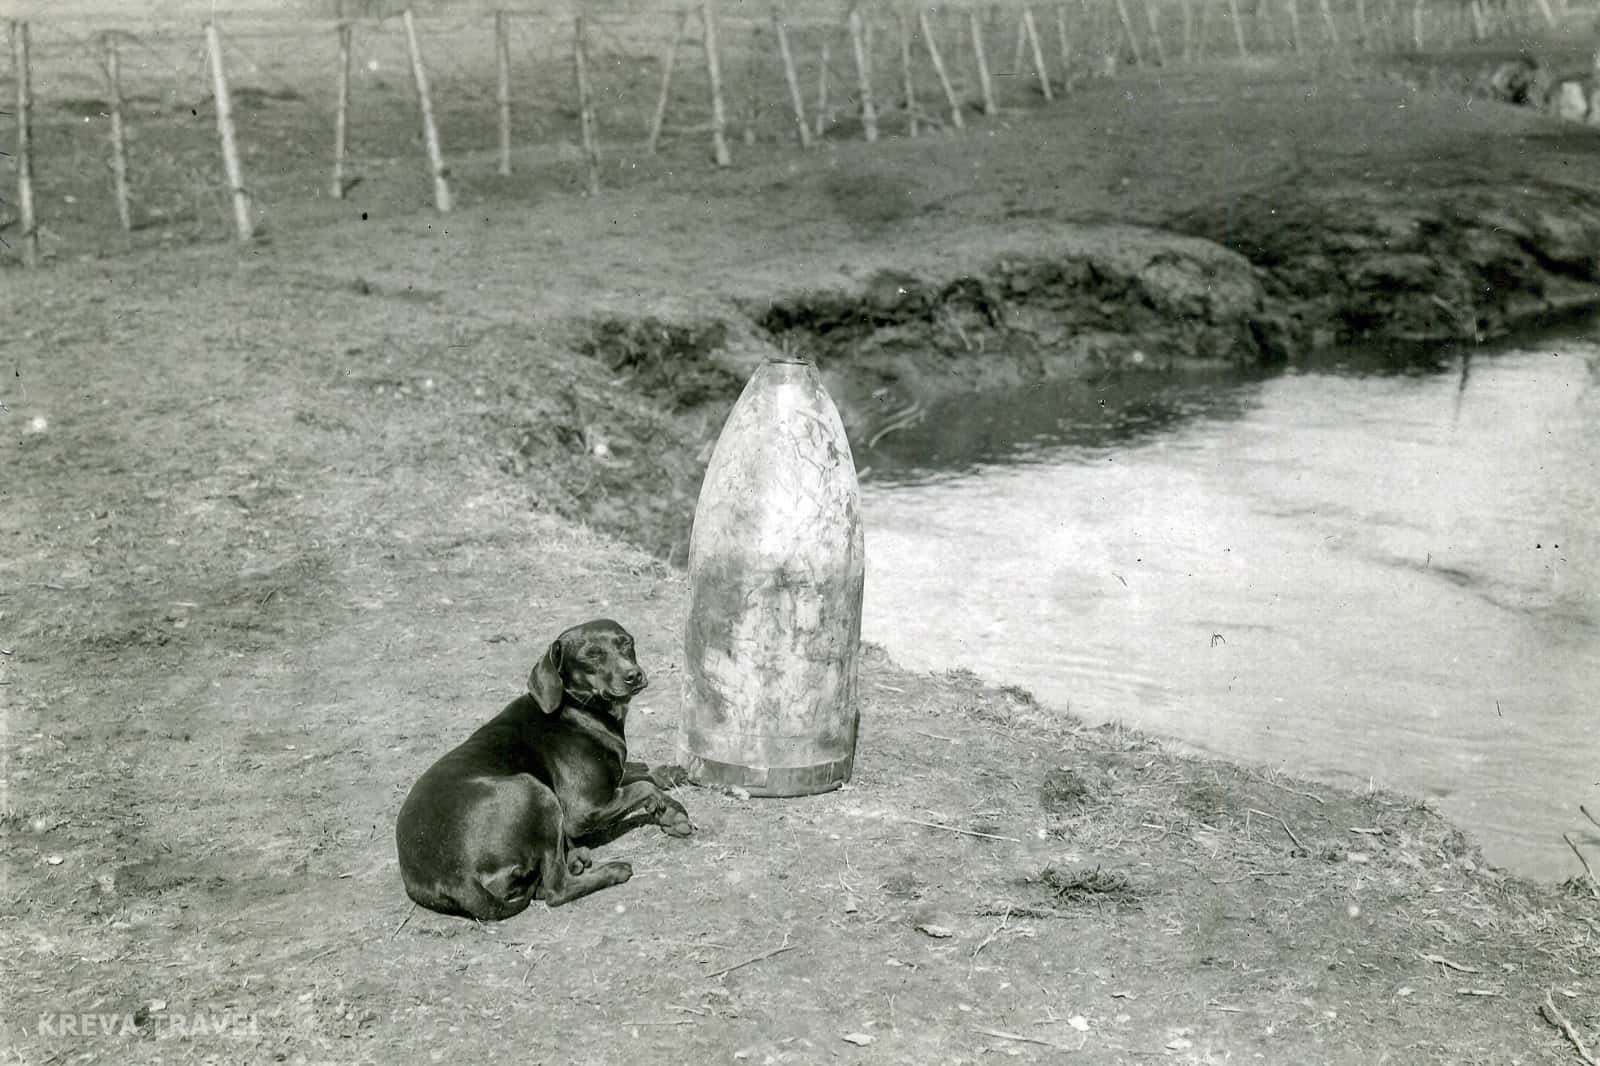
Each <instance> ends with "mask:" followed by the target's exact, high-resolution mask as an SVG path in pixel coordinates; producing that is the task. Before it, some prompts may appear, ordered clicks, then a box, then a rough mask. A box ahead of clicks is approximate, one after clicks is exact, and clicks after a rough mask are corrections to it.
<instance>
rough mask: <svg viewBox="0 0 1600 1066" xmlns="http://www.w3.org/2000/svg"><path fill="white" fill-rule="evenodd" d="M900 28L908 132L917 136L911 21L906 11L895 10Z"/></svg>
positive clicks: (901, 82)
mask: <svg viewBox="0 0 1600 1066" xmlns="http://www.w3.org/2000/svg"><path fill="white" fill-rule="evenodd" d="M895 21H896V23H897V24H898V26H899V29H900V86H901V90H902V91H903V92H904V93H905V96H906V132H907V133H909V134H910V135H911V136H913V137H915V136H917V134H918V133H919V132H921V131H920V129H919V128H918V122H917V83H916V81H915V79H913V78H912V77H911V23H910V21H909V20H908V19H907V18H906V13H905V12H904V11H897V12H895Z"/></svg>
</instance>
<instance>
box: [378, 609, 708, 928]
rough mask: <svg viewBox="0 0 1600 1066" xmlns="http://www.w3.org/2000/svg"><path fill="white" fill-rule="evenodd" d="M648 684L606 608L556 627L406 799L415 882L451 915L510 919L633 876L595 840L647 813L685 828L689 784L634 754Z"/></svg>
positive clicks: (403, 842) (403, 865)
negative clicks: (637, 710)
mask: <svg viewBox="0 0 1600 1066" xmlns="http://www.w3.org/2000/svg"><path fill="white" fill-rule="evenodd" d="M645 684H646V680H645V676H644V671H643V670H641V669H639V664H638V662H637V661H635V659H634V657H633V638H632V637H631V636H629V635H628V632H627V630H625V629H623V628H622V627H621V626H619V625H618V624H617V623H615V622H613V621H611V620H610V619H606V618H601V619H597V620H595V621H593V622H585V623H584V624H583V625H580V626H574V627H572V628H571V629H569V630H567V631H566V632H565V633H562V634H561V635H560V636H559V637H557V638H556V639H555V642H554V643H552V644H551V645H550V648H549V650H548V651H546V652H545V654H544V657H543V658H542V659H540V660H539V662H538V664H537V665H536V666H534V668H533V672H532V673H531V674H530V675H529V676H528V693H527V695H524V696H522V697H520V698H518V699H515V700H513V701H512V702H511V703H510V704H509V705H508V706H507V707H506V708H505V710H503V711H501V712H500V713H499V714H498V715H496V716H495V717H494V718H493V719H492V720H491V721H489V722H488V723H487V724H485V725H484V726H483V727H482V728H480V729H479V730H478V731H477V732H476V733H473V734H472V736H470V737H468V738H467V739H466V740H465V741H464V742H463V743H462V744H461V746H460V747H458V748H456V749H455V750H454V751H451V752H450V753H448V754H447V755H445V756H444V757H443V758H441V759H440V760H439V761H438V762H436V763H434V764H433V765H432V766H431V767H429V768H428V770H427V772H426V773H424V774H423V775H422V777H420V778H419V779H418V780H417V783H416V785H414V786H413V787H412V789H411V794H410V795H409V796H407V797H406V801H405V804H404V805H403V806H402V807H401V808H400V819H399V822H398V824H397V825H396V827H395V840H396V843H397V844H398V845H399V849H400V876H401V878H402V879H403V880H404V881H405V886H406V894H407V895H408V896H410V897H411V898H412V899H413V900H415V901H416V902H418V903H420V904H421V905H422V906H424V907H427V908H428V909H430V910H435V911H438V912H440V913H441V914H453V915H459V916H461V917H464V918H477V919H479V920H481V921H494V920H498V919H501V918H509V917H511V916H512V915H514V914H519V913H521V912H522V911H523V910H525V909H527V906H528V904H529V903H531V902H533V901H534V900H536V899H542V900H544V901H545V903H546V904H547V905H548V906H551V907H559V906H560V905H561V904H563V903H570V902H571V901H572V900H575V899H577V898H578V897H580V896H587V895H588V894H589V893H591V892H597V891H599V890H600V889H602V888H608V887H610V886H611V885H617V884H621V883H622V882H624V881H626V880H627V879H628V878H630V877H632V876H633V867H631V866H629V865H628V864H627V863H625V862H608V863H603V864H601V865H599V866H593V860H592V859H591V857H590V855H589V849H588V847H585V846H583V845H585V844H603V843H606V842H607V841H609V840H614V839H616V838H617V837H619V836H621V835H622V834H623V833H626V832H627V831H628V830H630V829H635V828H637V827H639V826H641V825H647V824H650V823H654V824H656V825H659V826H661V828H662V829H663V830H665V831H666V832H667V833H669V834H671V835H672V836H680V837H681V836H688V835H689V834H690V832H692V831H693V830H692V827H691V825H690V824H689V814H688V812H687V811H685V810H684V809H683V805H682V804H680V803H678V802H677V801H676V800H674V799H672V798H670V797H668V796H665V795H663V794H662V789H664V788H671V787H673V786H674V785H678V784H682V783H683V781H684V780H685V774H684V772H683V770H682V768H681V767H676V766H668V767H658V768H656V769H655V770H653V771H652V770H650V769H649V768H647V767H646V766H645V765H644V764H643V763H637V762H634V763H630V762H628V761H627V759H628V745H627V740H626V739H625V737H624V736H623V725H624V723H625V722H626V720H627V717H628V701H629V700H630V699H631V698H632V697H633V696H634V695H635V694H636V693H637V692H639V690H640V689H642V688H644V687H645ZM591 866H593V868H592V869H591Z"/></svg>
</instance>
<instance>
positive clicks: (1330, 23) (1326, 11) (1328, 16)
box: [1317, 0, 1477, 48]
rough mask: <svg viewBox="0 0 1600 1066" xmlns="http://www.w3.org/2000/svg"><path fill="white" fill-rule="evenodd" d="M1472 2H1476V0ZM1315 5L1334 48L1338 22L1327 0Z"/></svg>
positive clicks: (1321, 0)
mask: <svg viewBox="0 0 1600 1066" xmlns="http://www.w3.org/2000/svg"><path fill="white" fill-rule="evenodd" d="M1473 2H1474V3H1476V2H1477V0H1473ZM1317 7H1319V8H1320V9H1321V10H1322V24H1323V25H1324V26H1326V27H1328V43H1329V44H1331V45H1333V47H1334V48H1338V47H1340V41H1339V24H1338V23H1337V22H1335V21H1334V18H1333V8H1332V7H1331V6H1329V4H1328V0H1317Z"/></svg>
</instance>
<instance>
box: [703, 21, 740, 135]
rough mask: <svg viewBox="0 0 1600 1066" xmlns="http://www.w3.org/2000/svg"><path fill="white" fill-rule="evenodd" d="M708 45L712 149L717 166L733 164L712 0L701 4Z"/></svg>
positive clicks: (705, 37) (707, 66)
mask: <svg viewBox="0 0 1600 1066" xmlns="http://www.w3.org/2000/svg"><path fill="white" fill-rule="evenodd" d="M700 23H701V26H702V28H703V30H704V34H703V36H704V39H705V46H706V73H707V74H709V75H710V77H711V151H712V155H713V156H714V158H715V159H716V161H717V166H719V167H726V166H731V165H732V164H733V157H732V156H730V155H729V154H728V112H727V109H726V108H724V107H723V106H722V57H721V55H720V54H719V53H718V51H717V12H716V8H715V6H714V5H713V4H712V3H711V0H704V2H703V3H702V4H701V5H700Z"/></svg>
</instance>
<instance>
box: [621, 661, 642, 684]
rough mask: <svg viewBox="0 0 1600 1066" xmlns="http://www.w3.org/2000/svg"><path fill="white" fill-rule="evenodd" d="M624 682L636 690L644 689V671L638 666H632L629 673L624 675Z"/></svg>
mask: <svg viewBox="0 0 1600 1066" xmlns="http://www.w3.org/2000/svg"><path fill="white" fill-rule="evenodd" d="M622 680H623V681H624V682H626V683H627V684H629V685H632V686H633V687H634V688H643V687H644V671H643V670H641V669H639V668H638V667H637V666H630V667H629V668H628V672H627V673H625V674H623V675H622Z"/></svg>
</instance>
